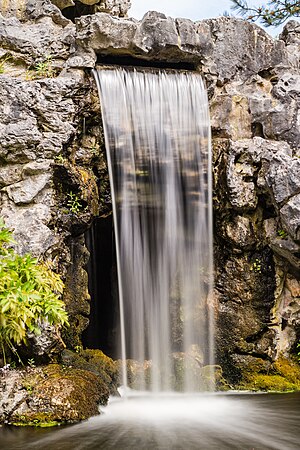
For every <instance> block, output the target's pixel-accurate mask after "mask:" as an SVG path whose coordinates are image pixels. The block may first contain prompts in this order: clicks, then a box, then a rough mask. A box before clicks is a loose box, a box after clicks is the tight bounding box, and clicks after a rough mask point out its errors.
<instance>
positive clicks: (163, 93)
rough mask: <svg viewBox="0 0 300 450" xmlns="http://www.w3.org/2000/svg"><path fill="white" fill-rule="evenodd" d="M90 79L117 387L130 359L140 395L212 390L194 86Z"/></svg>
mask: <svg viewBox="0 0 300 450" xmlns="http://www.w3.org/2000/svg"><path fill="white" fill-rule="evenodd" d="M94 75H95V78H96V81H97V85H98V89H99V94H100V101H101V108H102V115H103V126H104V133H105V143H106V150H107V159H108V166H109V174H110V182H111V191H112V200H113V214H114V226H115V236H116V253H117V266H118V284H119V297H120V316H121V317H120V329H121V331H120V335H121V336H120V337H121V339H120V340H121V344H122V345H121V358H122V360H123V383H124V386H125V387H126V386H127V383H128V380H127V375H128V374H127V372H128V364H129V363H128V364H126V359H131V360H135V361H138V362H139V363H140V366H139V367H142V368H143V369H142V370H140V371H139V376H138V377H137V380H136V382H135V386H134V387H135V388H138V389H140V390H143V389H147V390H152V391H155V392H162V391H171V390H174V389H175V390H182V391H185V392H187V391H201V390H204V389H205V390H206V389H211V388H212V385H213V383H212V379H213V363H214V356H213V354H214V337H213V335H214V327H213V322H214V321H213V305H212V283H213V275H212V274H213V267H212V266H213V258H212V205H211V204H212V200H211V195H212V194H211V150H210V125H209V111H208V100H207V94H206V90H205V88H204V85H203V81H202V78H201V76H200V75H199V74H196V73H187V72H175V71H164V70H159V71H158V70H144V71H139V70H132V69H131V70H130V69H122V68H115V69H106V68H105V69H100V70H98V71H94ZM132 364H133V363H132ZM136 364H137V363H136ZM136 367H138V365H137V366H136ZM138 370H139V369H136V371H138ZM207 380H209V382H208V381H207Z"/></svg>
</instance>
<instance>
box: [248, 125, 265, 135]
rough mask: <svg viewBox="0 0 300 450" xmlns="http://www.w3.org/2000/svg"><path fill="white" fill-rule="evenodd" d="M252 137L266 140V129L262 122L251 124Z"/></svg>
mask: <svg viewBox="0 0 300 450" xmlns="http://www.w3.org/2000/svg"><path fill="white" fill-rule="evenodd" d="M251 131H252V137H261V138H264V137H265V134H264V127H263V124H262V123H260V122H253V123H252V124H251Z"/></svg>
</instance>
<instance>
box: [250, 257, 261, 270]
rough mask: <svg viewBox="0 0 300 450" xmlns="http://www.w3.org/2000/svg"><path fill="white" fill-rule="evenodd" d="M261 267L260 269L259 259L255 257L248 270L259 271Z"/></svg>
mask: <svg viewBox="0 0 300 450" xmlns="http://www.w3.org/2000/svg"><path fill="white" fill-rule="evenodd" d="M261 269H262V265H261V260H260V259H258V258H256V259H255V261H254V262H253V264H252V267H251V268H250V270H251V271H253V272H255V273H261Z"/></svg>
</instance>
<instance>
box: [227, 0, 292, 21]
mask: <svg viewBox="0 0 300 450" xmlns="http://www.w3.org/2000/svg"><path fill="white" fill-rule="evenodd" d="M231 2H232V4H233V5H232V7H231V9H233V10H236V11H237V12H238V14H240V15H241V16H243V17H245V19H247V20H250V21H251V22H255V21H256V20H260V21H261V23H262V24H263V25H265V26H267V27H269V26H272V25H273V26H275V27H276V26H278V25H281V24H282V23H284V22H285V21H286V20H287V19H289V18H290V17H300V1H296V0H269V1H268V2H267V4H266V5H262V6H258V7H254V6H248V3H247V1H246V0H231Z"/></svg>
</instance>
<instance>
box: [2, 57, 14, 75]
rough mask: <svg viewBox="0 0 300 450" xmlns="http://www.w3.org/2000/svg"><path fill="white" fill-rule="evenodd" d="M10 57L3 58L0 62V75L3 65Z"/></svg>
mask: <svg viewBox="0 0 300 450" xmlns="http://www.w3.org/2000/svg"><path fill="white" fill-rule="evenodd" d="M10 58H11V56H6V57H5V58H3V59H2V61H0V74H2V73H4V65H5V63H6V62H7V61H8V60H10Z"/></svg>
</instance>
